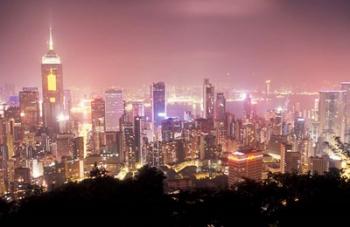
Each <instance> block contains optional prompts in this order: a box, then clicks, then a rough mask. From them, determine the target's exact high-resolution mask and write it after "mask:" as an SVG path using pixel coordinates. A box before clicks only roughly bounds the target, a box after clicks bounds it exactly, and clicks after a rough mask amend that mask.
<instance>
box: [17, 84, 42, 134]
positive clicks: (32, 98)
mask: <svg viewBox="0 0 350 227" xmlns="http://www.w3.org/2000/svg"><path fill="white" fill-rule="evenodd" d="M19 106H20V111H21V112H20V115H21V122H22V124H23V126H24V127H25V128H26V129H32V128H35V127H37V126H39V119H40V108H39V91H38V88H36V87H25V88H23V90H22V91H20V92H19Z"/></svg>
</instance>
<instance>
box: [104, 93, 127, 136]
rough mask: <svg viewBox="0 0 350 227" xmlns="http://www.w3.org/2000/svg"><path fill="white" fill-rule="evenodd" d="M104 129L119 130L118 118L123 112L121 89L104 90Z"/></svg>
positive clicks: (109, 130)
mask: <svg viewBox="0 0 350 227" xmlns="http://www.w3.org/2000/svg"><path fill="white" fill-rule="evenodd" d="M105 100H106V105H105V131H107V132H117V131H119V120H120V117H121V116H122V115H123V113H124V102H123V93H122V91H121V90H115V89H109V90H107V91H106V92H105Z"/></svg>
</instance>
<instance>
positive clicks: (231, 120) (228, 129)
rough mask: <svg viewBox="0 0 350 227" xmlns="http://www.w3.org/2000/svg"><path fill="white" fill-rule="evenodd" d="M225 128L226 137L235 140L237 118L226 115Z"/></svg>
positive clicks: (230, 114) (229, 114)
mask: <svg viewBox="0 0 350 227" xmlns="http://www.w3.org/2000/svg"><path fill="white" fill-rule="evenodd" d="M224 128H225V133H226V137H227V138H230V139H234V137H235V117H234V115H233V114H232V113H225V122H224Z"/></svg>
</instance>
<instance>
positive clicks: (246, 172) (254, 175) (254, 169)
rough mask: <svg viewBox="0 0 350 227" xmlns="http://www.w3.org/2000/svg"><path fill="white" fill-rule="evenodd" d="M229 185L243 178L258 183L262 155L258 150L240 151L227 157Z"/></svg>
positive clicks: (260, 173) (261, 168) (260, 176)
mask: <svg viewBox="0 0 350 227" xmlns="http://www.w3.org/2000/svg"><path fill="white" fill-rule="evenodd" d="M228 166H229V176H228V182H229V185H233V184H235V183H237V182H240V181H241V180H243V179H244V178H248V179H252V180H256V181H259V180H261V178H262V170H263V154H262V152H261V151H259V150H254V149H241V150H239V151H236V152H234V153H232V154H231V155H230V156H229V157H228Z"/></svg>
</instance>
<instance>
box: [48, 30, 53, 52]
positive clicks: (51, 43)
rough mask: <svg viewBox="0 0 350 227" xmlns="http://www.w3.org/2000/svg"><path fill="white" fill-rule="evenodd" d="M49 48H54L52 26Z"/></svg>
mask: <svg viewBox="0 0 350 227" xmlns="http://www.w3.org/2000/svg"><path fill="white" fill-rule="evenodd" d="M49 50H53V39H52V27H51V26H50V38H49Z"/></svg>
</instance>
